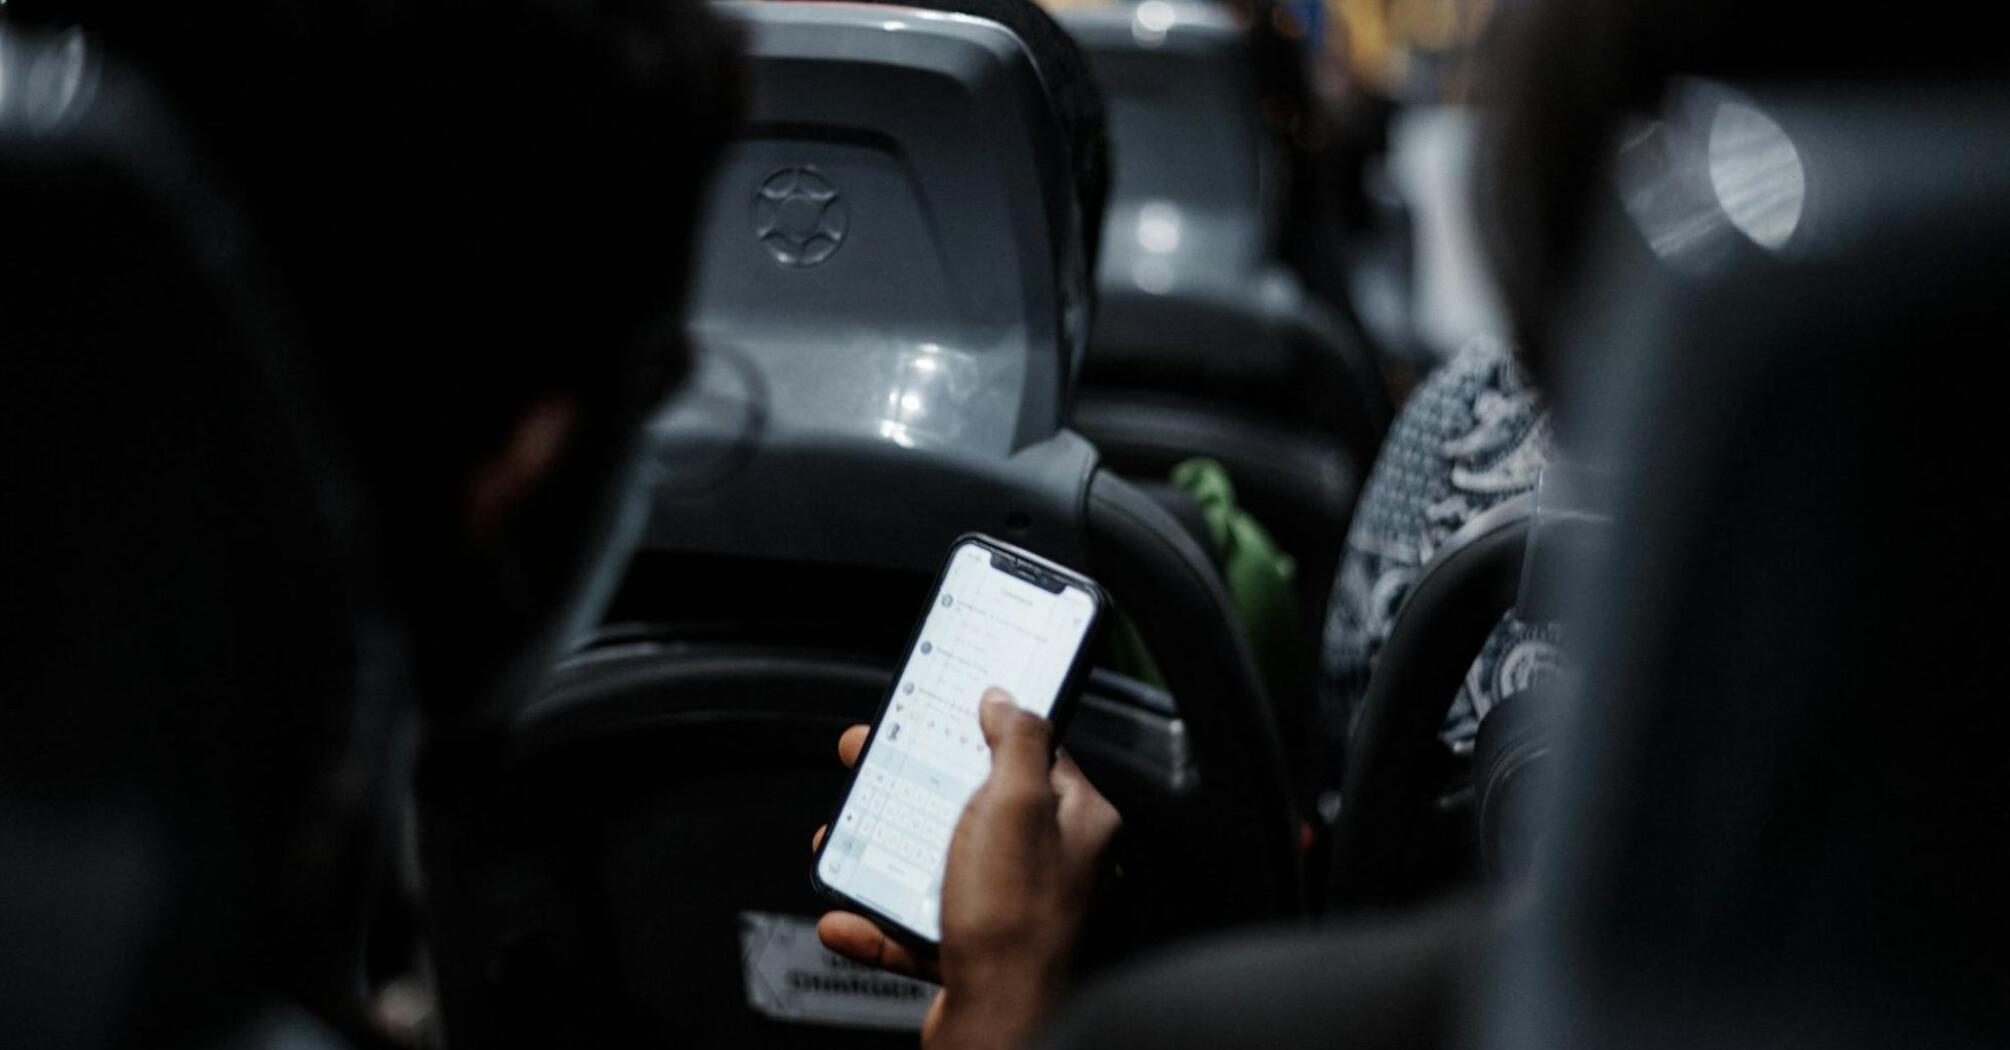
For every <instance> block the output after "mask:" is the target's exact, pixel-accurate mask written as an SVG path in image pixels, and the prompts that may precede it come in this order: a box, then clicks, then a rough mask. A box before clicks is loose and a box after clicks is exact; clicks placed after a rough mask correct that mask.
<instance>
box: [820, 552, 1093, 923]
mask: <svg viewBox="0 0 2010 1050" xmlns="http://www.w3.org/2000/svg"><path fill="white" fill-rule="evenodd" d="M1108 606H1109V601H1108V599H1107V598H1106V597H1105V596H1104V594H1103V589H1102V588H1101V587H1099V586H1097V585H1096V583H1095V582H1094V581H1092V580H1090V579H1089V578H1088V577H1086V576H1083V575H1081V574H1080V573H1076V572H1072V571H1070V570H1068V569H1064V568H1062V567H1061V566H1059V565H1056V564H1054V563H1053V562H1050V561H1047V560H1045V559H1043V558H1040V557H1038V556H1037V555H1033V554H1029V553H1027V552H1026V551H1023V550H1020V549H1018V548H1016V547H1013V546H1011V545H1009V544H1006V543H1003V542H1001V541H999V540H995V539H992V538H990V537H988V536H979V535H969V536H964V537H962V538H961V539H959V540H957V541H956V543H955V545H953V546H952V547H951V548H950V550H949V558H948V560H947V561H945V562H944V563H943V566H942V571H941V573H940V574H938V575H937V576H936V580H935V589H934V592H933V593H932V594H930V596H929V599H928V606H927V609H926V611H925V612H923V613H922V617H921V624H920V626H918V627H917V628H916V629H915V632H914V637H913V638H912V639H910V640H909V642H908V645H907V656H906V657H905V658H904V659H902V661H901V666H900V671H899V673H898V674H896V675H895V676H894V680H893V689H892V690H891V691H890V692H889V693H888V694H887V697H886V700H885V702H883V703H882V704H880V707H879V715H878V716H877V717H876V718H874V719H873V726H872V733H871V735H870V736H869V737H867V739H866V744H865V750H864V751H863V753H861V754H860V755H859V759H858V763H857V764H856V765H855V766H853V768H852V775H851V780H850V782H849V783H848V784H846V785H845V792H844V795H843V798H842V800H841V801H840V802H839V803H838V807H837V813H836V814H835V815H833V816H832V817H831V820H830V830H829V831H828V832H827V833H826V834H825V835H824V841H823V844H822V846H821V847H819V848H818V850H817V855H816V860H815V863H814V866H813V868H812V873H811V881H812V883H814V885H815V886H816V888H817V890H818V892H820V893H822V894H823V895H824V896H826V897H829V898H830V899H831V900H833V901H836V902H837V903H838V904H839V905H840V906H842V907H844V908H846V909H847V910H850V911H856V912H859V913H861V914H864V915H866V916H868V917H869V918H871V919H872V920H873V921H875V922H877V923H879V924H880V926H881V927H882V928H884V929H886V931H887V932H888V933H889V934H892V935H893V936H896V937H900V938H902V939H903V940H906V941H908V942H910V943H918V944H920V945H922V946H924V947H929V946H933V945H934V944H935V943H936V942H937V941H939V940H940V939H941V936H942V927H941V918H940V911H941V906H942V874H943V870H944V867H945V865H946V863H947V861H948V857H949V837H950V834H951V833H952V832H953V831H955V829H956V822H957V820H958V818H960V817H961V816H962V815H963V807H964V806H965V805H966V804H968V803H969V801H970V796H971V795H973V794H975V793H976V791H977V788H978V787H979V786H980V785H982V784H983V783H984V778H985V777H986V776H988V775H989V774H990V772H991V750H990V748H988V747H987V746H986V745H985V743H984V733H983V731H982V729H981V728H979V726H978V724H977V705H978V702H979V700H980V699H981V698H982V697H983V695H984V692H985V690H987V689H990V688H992V687H993V686H996V687H997V688H1000V689H1003V690H1005V691H1006V692H1009V693H1011V694H1012V697H1013V699H1015V700H1016V701H1018V703H1019V706H1021V707H1023V708H1025V709H1026V710H1028V711H1031V712H1033V713H1034V714H1037V715H1040V716H1042V717H1044V718H1047V719H1049V720H1051V721H1052V722H1053V723H1054V727H1055V733H1054V737H1055V739H1057V740H1058V739H1060V730H1061V728H1062V726H1063V725H1064V723H1065V719H1066V717H1067V714H1068V711H1069V707H1070V705H1071V704H1072V701H1073V699H1074V695H1075V693H1076V692H1077V691H1078V690H1079V688H1080V685H1081V681H1082V679H1083V678H1084V677H1085V676H1086V675H1087V674H1088V669H1089V662H1090V656H1089V654H1090V653H1091V652H1092V648H1091V646H1092V643H1093V641H1094V640H1095V638H1096V635H1097V632H1098V631H1099V630H1100V629H1101V627H1102V622H1103V613H1104V610H1105V609H1107V608H1108Z"/></svg>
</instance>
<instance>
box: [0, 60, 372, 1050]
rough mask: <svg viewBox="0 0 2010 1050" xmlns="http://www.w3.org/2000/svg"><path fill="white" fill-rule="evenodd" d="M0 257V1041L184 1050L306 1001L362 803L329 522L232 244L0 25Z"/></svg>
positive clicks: (155, 147) (292, 390) (163, 168)
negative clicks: (297, 998) (281, 999)
mask: <svg viewBox="0 0 2010 1050" xmlns="http://www.w3.org/2000/svg"><path fill="white" fill-rule="evenodd" d="M0 226H4V228H5V229H6V231H7V236H6V240H5V243H4V245H0V461H4V462H0V579H5V580H6V585H5V586H4V587H0V625H4V627H0V653H3V654H4V655H0V666H4V667H5V669H6V670H5V674H6V676H7V681H6V684H5V686H4V687H0V940H4V941H5V942H6V943H7V945H8V949H7V952H6V957H7V959H8V960H9V961H8V964H7V965H6V966H5V968H4V972H0V1016H4V1017H5V1018H6V1022H5V1023H6V1026H7V1030H8V1038H9V1041H10V1042H12V1041H14V1040H16V1039H18V1040H19V1041H20V1043H21V1044H22V1045H46V1046H58V1045H62V1046H90V1045H109V1044H118V1043H120V1042H121V1041H126V1040H135V1039H142V1040H144V1041H148V1042H153V1043H156V1044H175V1045H183V1044H185V1043H186V1041H187V1040H188V1039H190V1038H192V1037H194V1036H196V1035H198V1034H202V1033H213V1030H214V1029H215V1027H216V1026H218V1025H223V1024H229V1023H231V1022H232V1021H233V1020H234V1019H235V1014H236V1012H237V1011H241V1010H243V1009H245V1008H246V1007H247V1006H250V1005H253V1003H254V1001H255V999H256V996H257V990H258V989H267V990H269V989H271V988H272V987H273V986H274V985H278V984H282V983H288V982H292V983H294V984H295V985H296V986H297V984H299V983H303V982H306V981H309V980H311V979H312V978H310V977H307V976H306V975H305V973H304V972H303V971H300V970H295V969H293V968H292V967H291V966H289V965H288V964H289V963H290V962H291V959H290V958H289V956H291V955H292V954H293V953H295V952H297V953H299V955H300V956H301V957H302V958H306V957H312V956H315V955H317V954H322V953H324V952H325V950H326V949H327V948H328V947H329V945H328V944H327V943H325V942H323V941H322V940H321V936H322V934H323V932H325V931H322V930H318V929H316V928H315V927H314V924H315V923H318V922H329V923H331V924H334V923H335V922H336V918H335V916H334V915H332V914H328V913H327V910H323V911H321V913H320V914H304V913H303V910H304V909H305V910H312V909H328V908H329V906H331V905H332V904H333V903H334V900H335V899H334V898H332V897H331V896H330V895H329V894H330V892H331V891H330V889H329V887H331V886H336V885H340V884H342V883H343V882H344V881H345V878H344V876H345V875H346V876H348V877H350V878H353V873H344V872H338V871H336V870H335V869H337V868H339V866H340V864H341V862H342V861H344V860H345V859H350V858H352V857H353V856H354V851H353V849H352V848H351V847H353V846H354V843H353V842H351V841H350V840H349V838H348V836H350V835H352V834H354V833H355V831H356V828H357V827H359V826H361V825H362V824H363V823H364V822H363V821H361V820H358V819H356V818H357V816H358V814H360V813H362V812H365V811H367V810H369V808H370V807H372V806H374V805H375V804H377V803H378V802H379V801H380V800H379V799H378V798H377V797H376V796H375V793H374V788H375V786H376V784H377V782H378V778H376V777H374V776H372V775H371V773H372V771H374V770H375V769H376V768H377V766H378V763H380V762H382V761H383V760H384V755H385V753H386V752H387V751H388V750H389V749H388V747H387V746H386V745H387V740H388V738H387V737H386V736H385V735H384V733H385V731H386V728H387V727H386V726H385V725H384V724H383V723H384V721H385V719H384V718H383V717H382V715H383V712H382V711H381V710H379V709H377V708H375V707H373V706H370V705H361V704H359V703H358V702H357V697H358V691H359V685H360V683H359V679H360V677H361V676H362V674H363V668H364V666H365V664H366V662H367V661H369V660H370V659H371V658H372V657H373V656H381V655H382V653H381V651H379V650H377V649H376V648H375V645H374V643H373V642H372V641H370V640H369V639H368V638H367V637H366V635H367V634H368V633H369V632H367V631H366V630H365V629H364V628H363V627H361V626H360V625H359V621H360V620H361V618H362V612H361V610H362V609H363V607H364V605H365V602H364V599H363V597H362V595H361V591H360V589H359V586H358V581H359V580H361V579H363V578H364V577H365V576H366V575H367V574H366V573H365V572H363V571H362V567H361V566H360V565H359V564H358V561H357V559H356V548H357V543H356V542H355V535H354V533H353V531H352V529H351V527H350V522H349V520H348V517H347V515H348V513H349V512H350V511H352V510H353V509H354V508H353V507H352V506H350V505H349V504H348V502H347V495H348V493H347V488H346V486H344V485H343V484H342V482H341V477H342V476H343V473H344V472H343V470H342V469H341V467H340V465H339V461H338V460H337V458H336V457H334V456H333V455H332V454H331V453H330V449H329V447H328V446H327V445H325V444H324V443H323V442H322V441H320V433H319V428H318V427H316V425H315V422H314V419H313V416H312V412H311V410H310V408H309V401H308V398H307V397H306V396H305V392H304V390H303V389H302V388H301V387H299V386H298V385H297V384H300V383H302V382H303V379H302V375H301V370H300V362H299V360H297V359H295V358H292V357H290V356H288V355H287V354H286V353H285V352H284V351H285V347H286V345H287V344H285V342H284V340H283V339H282V338H281V335H280V332H279V329H278V326H277V325H276V324H275V323H274V320H273V318H272V316H271V315H270V314H269V312H268V309H267V305H268V303H267V298H266V297H265V296H264V295H263V294H262V293H261V292H260V290H259V289H258V285H257V283H256V280H255V278H256V271H255V269H254V268H252V267H251V266H250V264H249V262H248V259H249V242H248V238H247V237H246V235H245V234H246V231H245V230H244V229H243V228H242V227H241V225H240V224H238V223H237V222H236V221H235V220H234V218H233V216H232V214H231V212H230V209H229V208H228V207H227V206H226V205H225V203H224V202H223V201H222V200H221V199H220V198H219V197H217V196H216V195H215V194H214V193H212V192H210V191H209V190H208V188H207V184H206V181H205V180H204V179H203V178H202V176H201V173H200V172H199V171H198V167H197V165H196V163H195V162H194V161H193V160H192V155H191V154H190V152H189V151H188V150H186V149H184V148H183V147H182V146H181V142H180V138H179V136H178V135H177V134H176V133H175V130H174V128H173V126H172V124H171V122H170V121H169V120H168V119H167V118H166V117H165V116H164V114H163V111H162V107H161V106H160V104H159V103H158V101H157V100H156V99H155V97H154V96H153V95H152V94H151V93H149V92H148V91H147V90H146V89H145V88H144V86H143V85H142V84H141V83H140V82H139V81H138V79H137V78H136V77H135V76H133V75H132V74H131V73H130V72H129V71H128V70H126V69H125V68H123V67H122V66H120V65H119V64H118V63H116V62H113V61H110V60H107V59H106V58H105V56H103V55H102V54H100V53H99V52H97V51H96V49H95V48H93V47H92V46H91V45H90V43H89V42H88V40H87V39H86V38H85V37H84V36H82V35H79V34H76V33H69V34H64V35H60V36H41V35H27V34H22V33H19V32H16V31H14V30H11V29H9V28H7V27H4V26H0ZM376 668H377V669H380V670H381V669H382V667H381V665H376ZM140 1033H145V1035H144V1036H141V1035H140ZM135 1045H136V1044H135Z"/></svg>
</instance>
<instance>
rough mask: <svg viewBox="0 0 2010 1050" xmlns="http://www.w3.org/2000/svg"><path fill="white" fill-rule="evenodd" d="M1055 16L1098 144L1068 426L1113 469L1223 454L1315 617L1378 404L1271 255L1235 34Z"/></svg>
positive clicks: (1351, 358) (1153, 12) (1140, 15)
mask: <svg viewBox="0 0 2010 1050" xmlns="http://www.w3.org/2000/svg"><path fill="white" fill-rule="evenodd" d="M1059 17H1060V18H1061V20H1062V24H1063V25H1064V26H1066V27H1067V29H1068V31H1069V32H1070V34H1072V35H1073V36H1074V37H1075V38H1076V39H1077V40H1078V41H1080V42H1081V44H1082V46H1083V48H1084V49H1085V50H1086V51H1087V52H1088V53H1089V55H1090V58H1091V60H1092V61H1093V62H1094V64H1095V67H1096V72H1097V76H1098V78H1099V79H1100V80H1101V81H1102V83H1103V88H1104V92H1105V94H1106V96H1107V98H1108V108H1109V113H1110V127H1111V137H1112V139H1113V142H1114V145H1115V151H1116V165H1115V169H1116V170H1115V181H1114V186H1113V192H1112V197H1111V202H1110V207H1109V214H1108V217H1107V219H1106V222H1105V225H1104V234H1103V251H1102V257H1101V259H1100V261H1099V264H1098V267H1097V269H1098V273H1097V309H1096V322H1095V327H1094V334H1093V337H1092V339H1091V343H1090V352H1089V356H1088V359H1087V361H1086V363H1085V366H1084V370H1083V377H1082V389H1081V391H1080V394H1079V397H1078V402H1077V405H1076V407H1075V412H1074V415H1073V417H1072V418H1073V420H1074V422H1075V424H1076V426H1078V427H1079V428H1080V429H1081V430H1082V432H1083V433H1085V434H1087V435H1088V436H1089V437H1090V438H1091V439H1092V440H1094V441H1095V442H1096V443H1097V445H1098V446H1099V447H1101V448H1102V449H1103V451H1104V453H1105V455H1106V456H1107V457H1108V458H1109V459H1110V461H1111V463H1112V464H1113V465H1115V466H1116V467H1117V468H1118V469H1120V470H1122V471H1124V472H1126V473H1128V474H1131V475H1133V476H1137V477H1147V476H1158V475H1162V474H1163V473H1164V472H1165V471H1166V470H1167V469H1169V468H1170V467H1171V466H1172V465H1173V464H1174V463H1177V462H1179V461H1180V460H1183V459H1187V458H1190V457H1192V456H1197V455H1206V456H1211V457H1213V458H1216V459H1218V460H1220V461H1221V462H1222V463H1224V464H1225V465H1226V466H1227V467H1228V468H1229V471H1230V474H1231V475H1232V476H1233V477H1234V478H1235V481H1236V486H1237V490H1238V491H1239V492H1242V493H1243V494H1244V500H1245V502H1246V503H1247V504H1248V506H1249V507H1250V509H1251V511H1252V512H1253V513H1255V514H1256V515H1257V517H1258V519H1259V520H1261V521H1263V522H1264V523H1265V525H1266V526H1267V527H1269V528H1270V529H1271V530H1272V531H1273V532H1274V533H1275V534H1276V535H1277V536H1278V537H1279V539H1280V540H1281V541H1282V542H1283V543H1284V544H1285V547H1286V549H1287V550H1288V551H1290V552H1291V553H1292V554H1293V555H1294V557H1296V558H1297V559H1298V561H1299V562H1300V564H1301V565H1302V566H1304V568H1305V572H1304V575H1303V579H1304V581H1305V586H1306V592H1305V593H1304V594H1303V595H1302V597H1303V598H1304V599H1305V600H1306V602H1307V603H1308V604H1307V605H1306V606H1305V608H1308V609H1323V608H1325V589H1326V587H1327V586H1329V585H1330V583H1331V581H1332V578H1333V568H1334V565H1335V562H1336V560H1337V556H1338V550H1339V545H1340V542H1341V539H1342V537H1343V536H1344V535H1345V533H1346V527H1347V520H1348V516H1349V514H1350V513H1351V511H1352V507H1353V501H1354V497H1355V495H1356V493H1357V491H1358V489H1359V487H1360V483H1361V479H1362V478H1363V477H1364V476H1365V474H1366V470H1367V465H1368V464H1370V463H1372V462H1373V461H1374V456H1375V450H1376V448H1377V447H1378V446H1379V444H1380V441H1381V435H1382V431H1383V430H1384V429H1386V427H1387V425H1388V421H1389V415H1390V407H1389V401H1388V397H1387V393H1386V390H1385V387H1384V383H1383V380H1382V377H1381V374H1380V371H1379V369H1378V366H1377V365H1376V363H1375V361H1374V359H1373V355H1372V354H1371V353H1370V352H1369V351H1368V348H1367V346H1366V344H1365V343H1364V342H1363V340H1362V339H1361V337H1360V335H1359V334H1358V333H1357V332H1355V331H1354V330H1352V328H1351V327H1350V326H1349V325H1348V324H1347V321H1346V317H1345V315H1343V314H1341V313H1340V312H1338V311H1335V310H1333V309H1331V308H1330V307H1328V306H1327V305H1326V304H1324V303H1322V302H1320V301H1319V300H1318V299H1317V298H1316V297H1315V296H1312V295H1311V294H1309V293H1308V292H1307V291H1306V290H1305V288H1304V287H1303V285H1302V283H1301V282H1300V280H1299V279H1298V277H1297V276H1296V275H1295V274H1294V273H1293V272H1292V271H1291V270H1290V269H1289V268H1288V267H1287V266H1286V265H1285V264H1284V263H1283V261H1282V259H1281V248H1280V245H1281V231H1280V226H1281V223H1282V221H1283V220H1282V215H1281V204H1282V201H1281V200H1280V198H1281V194H1280V192H1279V191H1278V190H1279V185H1280V180H1279V175H1280V171H1279V170H1278V169H1279V164H1280V160H1281V158H1280V157H1279V155H1278V154H1279V150H1278V147H1277V144H1276V143H1275V142H1274V141H1272V138H1271V136H1270V135H1269V134H1268V133H1267V132H1266V131H1265V130H1264V128H1263V127H1262V124H1261V118H1260V114H1259V109H1260V105H1259V99H1258V88H1257V84H1256V69H1255V56H1254V54H1253V49H1252V43H1251V40H1250V34H1249V32H1248V31H1247V30H1246V29H1244V28H1243V27H1242V26H1240V25H1239V24H1237V22H1236V21H1235V18H1234V16H1233V13H1232V12H1231V11H1230V10H1229V8H1228V7H1226V6H1223V5H1216V4H1200V3H1152V4H1144V5H1118V6H1113V7H1106V8H1105V7H1086V8H1079V9H1072V10H1068V11H1066V12H1063V13H1062V14H1061V15H1060V16H1059Z"/></svg>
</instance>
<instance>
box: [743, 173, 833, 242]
mask: <svg viewBox="0 0 2010 1050" xmlns="http://www.w3.org/2000/svg"><path fill="white" fill-rule="evenodd" d="M850 222H851V215H850V209H849V208H848V207H847V206H846V205H845V202H844V198H843V197H840V196H839V195H838V191H837V187H836V186H833V185H831V181H830V180H829V179H827V178H825V177H823V175H822V174H820V173H818V171H817V170H816V169H815V168H801V167H798V168H783V169H781V170H780V171H777V172H775V173H774V174H772V175H769V176H768V177H767V178H766V179H763V180H762V181H761V188H760V189H759V190H756V191H755V192H754V237H755V239H756V240H759V241H760V242H761V246H762V247H764V248H766V249H768V254H770V255H773V256H774V257H775V261H776V262H779V263H781V264H782V265H784V266H815V265H817V264H818V263H821V262H823V261H824V260H826V259H829V258H830V257H831V256H833V255H836V254H837V250H838V247H839V246H840V245H842V244H844V237H845V231H846V229H847V228H848V227H849V226H850Z"/></svg>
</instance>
